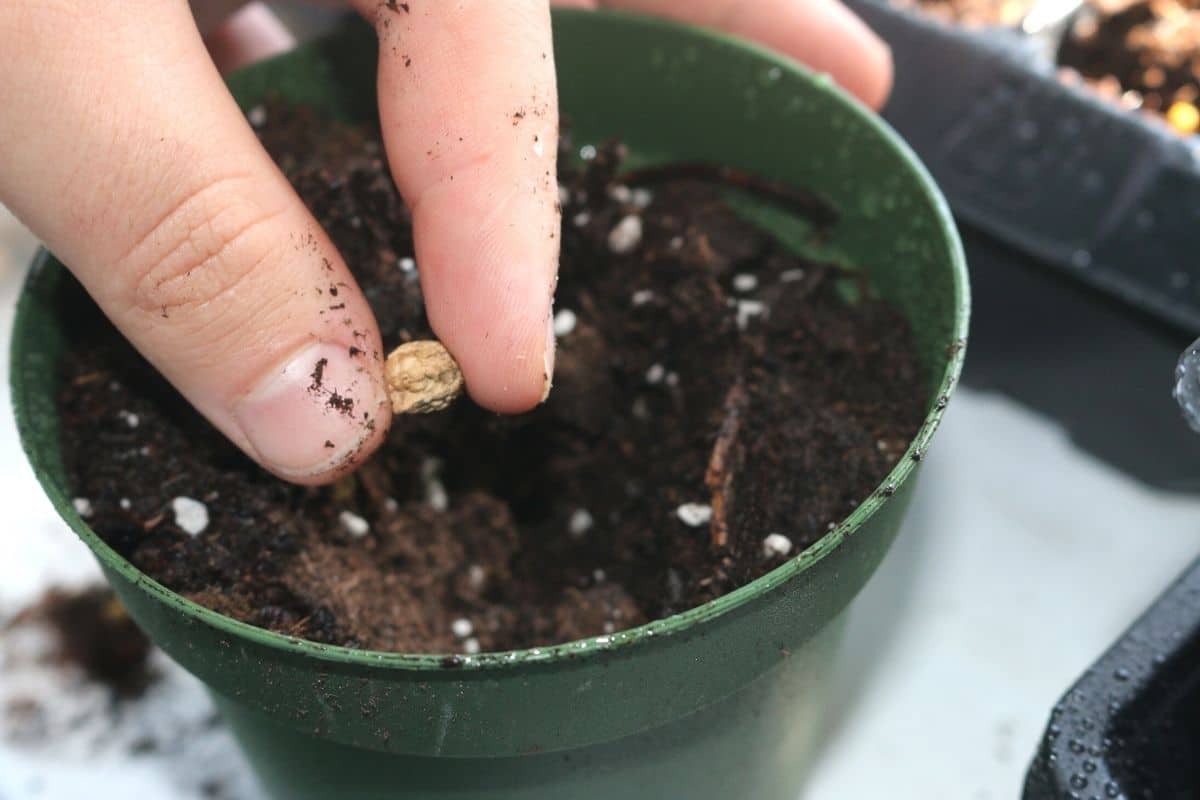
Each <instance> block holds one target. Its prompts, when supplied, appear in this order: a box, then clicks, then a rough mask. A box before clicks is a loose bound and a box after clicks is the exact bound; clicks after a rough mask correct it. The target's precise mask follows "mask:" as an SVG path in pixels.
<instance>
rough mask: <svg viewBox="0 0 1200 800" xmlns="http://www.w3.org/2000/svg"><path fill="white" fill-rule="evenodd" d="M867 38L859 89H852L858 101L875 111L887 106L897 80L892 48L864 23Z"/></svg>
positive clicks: (864, 46)
mask: <svg viewBox="0 0 1200 800" xmlns="http://www.w3.org/2000/svg"><path fill="white" fill-rule="evenodd" d="M863 29H864V31H865V34H866V37H864V38H865V42H864V45H863V50H862V52H863V69H862V71H861V73H860V75H859V84H858V86H857V88H851V87H847V88H850V90H851V91H852V92H853V93H854V95H855V96H856V97H858V99H860V100H862V102H863V103H865V104H866V105H867V106H869V107H870V108H872V109H873V110H875V111H879V110H880V109H882V108H883V107H884V106H885V105H887V101H888V97H890V96H891V94H892V84H893V82H894V80H895V62H894V61H893V60H892V48H891V47H889V46H888V44H887V42H885V41H884V40H883V39H881V38H880V37H879V36H878V35H877V34H876V33H875V32H874V31H872V30H871V29H870V28H868V27H867V26H866V23H863Z"/></svg>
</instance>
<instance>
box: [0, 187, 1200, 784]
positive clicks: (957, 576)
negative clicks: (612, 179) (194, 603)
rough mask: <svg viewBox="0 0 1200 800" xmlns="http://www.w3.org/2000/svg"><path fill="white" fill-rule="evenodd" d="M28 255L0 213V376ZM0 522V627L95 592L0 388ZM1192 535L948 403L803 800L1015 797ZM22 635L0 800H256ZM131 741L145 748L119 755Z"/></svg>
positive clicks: (198, 718)
mask: <svg viewBox="0 0 1200 800" xmlns="http://www.w3.org/2000/svg"><path fill="white" fill-rule="evenodd" d="M32 249H33V240H32V239H31V238H30V237H29V235H28V233H27V232H25V231H24V230H23V229H22V228H21V227H20V226H19V225H18V224H17V223H16V222H15V221H14V220H12V218H11V217H9V216H8V215H7V214H6V213H5V212H4V211H3V209H0V374H2V375H4V376H7V372H8V370H7V360H8V339H9V326H10V324H11V318H12V310H13V303H14V299H15V295H16V292H17V290H18V288H19V285H20V282H21V280H22V277H23V273H24V270H25V265H26V264H27V263H28V258H29V255H30V254H31V252H32ZM0 508H3V509H4V510H5V511H4V513H5V516H6V519H5V525H4V534H3V536H4V540H3V541H4V549H3V557H2V558H0V620H2V619H3V617H4V616H6V615H9V614H11V613H12V612H13V611H15V610H16V609H18V608H19V607H21V606H22V605H24V604H25V603H27V602H29V601H30V600H32V599H33V598H35V597H36V596H38V595H39V594H40V593H41V592H42V591H43V590H44V589H45V588H46V587H49V586H51V585H79V584H83V583H87V582H89V581H92V580H95V579H97V577H98V571H97V569H96V567H95V566H94V564H93V563H92V561H91V557H90V556H89V555H88V553H87V552H86V550H85V548H84V547H83V545H82V544H80V543H79V542H77V541H76V540H75V539H74V538H73V536H72V535H71V534H70V532H69V531H68V530H67V529H66V528H65V526H63V525H62V524H61V523H60V522H59V521H58V520H57V518H56V516H55V514H54V512H53V511H52V509H51V508H50V506H49V504H48V502H47V501H46V500H45V499H44V498H43V496H42V493H41V491H40V489H39V487H38V485H37V483H36V482H35V480H34V478H33V475H32V473H31V471H30V470H29V468H28V466H27V465H26V463H25V459H24V456H23V455H22V453H21V450H20V447H19V445H18V443H17V436H16V431H15V429H14V426H13V422H12V415H11V413H10V408H9V396H8V385H7V379H6V378H5V380H4V381H3V383H0ZM1198 521H1200V499H1196V498H1191V497H1181V496H1174V495H1169V494H1165V493H1162V492H1158V491H1153V490H1149V489H1146V488H1144V487H1142V486H1140V485H1138V484H1135V483H1134V482H1132V481H1131V480H1129V479H1128V478H1126V477H1124V476H1123V475H1121V474H1120V473H1118V472H1116V471H1114V470H1112V469H1110V468H1108V467H1106V466H1104V465H1103V464H1101V463H1099V462H1097V461H1096V460H1095V459H1093V458H1091V457H1089V456H1087V455H1085V454H1083V453H1081V452H1080V451H1078V450H1076V449H1075V448H1074V447H1072V446H1071V444H1070V443H1069V442H1068V441H1067V440H1066V438H1065V437H1064V436H1063V435H1062V433H1061V432H1060V430H1059V429H1057V428H1056V427H1055V426H1053V425H1051V424H1050V423H1048V422H1046V421H1045V420H1043V419H1041V418H1039V417H1037V416H1035V415H1033V414H1031V413H1029V412H1028V411H1025V410H1024V409H1022V408H1020V407H1018V406H1016V405H1015V404H1013V403H1012V402H1011V401H1009V400H1006V399H1004V398H1000V397H994V396H988V395H983V394H979V393H975V392H971V391H965V390H963V391H960V392H959V393H958V394H957V395H956V397H955V398H954V400H953V402H952V404H951V411H950V413H949V414H948V415H947V418H946V422H945V425H944V427H943V429H942V430H941V431H940V432H939V433H938V435H937V437H936V439H935V441H934V446H933V447H932V449H931V452H930V455H929V458H928V460H927V462H926V465H925V468H924V471H923V475H922V484H921V486H920V489H919V491H918V494H917V497H916V499H915V501H914V503H913V509H912V513H911V515H910V518H909V520H908V522H907V524H906V526H905V529H904V531H903V532H902V534H901V536H900V539H899V541H898V542H897V544H896V546H895V548H894V549H893V550H892V552H891V554H890V555H889V556H888V558H887V560H886V561H885V563H884V564H883V566H882V568H881V569H880V571H879V573H878V574H877V575H876V576H875V578H874V579H873V580H872V581H871V583H870V584H869V585H868V586H867V588H866V590H865V591H864V592H863V594H862V596H861V597H860V598H859V599H858V601H857V602H856V604H855V607H854V610H853V617H854V618H853V620H852V623H851V626H850V634H849V641H848V643H847V647H846V652H845V655H844V658H843V662H842V664H843V667H842V672H841V675H840V681H839V683H838V684H837V685H836V686H835V688H834V691H835V693H836V698H835V702H834V704H833V705H834V707H835V708H836V709H838V710H839V713H838V720H837V722H836V723H835V724H833V725H831V728H830V730H829V733H828V739H827V741H826V744H825V747H824V753H823V757H822V759H821V760H820V763H819V766H818V768H817V770H816V772H815V774H814V775H813V778H812V780H811V782H810V784H809V786H808V788H807V791H806V792H805V795H804V796H805V797H806V798H812V799H813V800H846V798H871V797H881V796H885V795H886V796H887V797H892V798H901V799H903V798H913V800H939V798H946V799H947V800H990V799H993V798H995V799H997V800H998V799H999V798H1009V799H1011V798H1017V797H1019V794H1020V786H1021V783H1022V779H1023V775H1024V771H1025V768H1026V765H1027V764H1028V762H1029V759H1030V757H1031V755H1032V753H1033V751H1034V749H1035V747H1036V744H1037V742H1038V740H1039V738H1040V736H1041V731H1042V728H1043V726H1044V725H1045V721H1046V715H1047V714H1048V712H1049V709H1050V707H1051V705H1053V703H1054V701H1055V699H1056V698H1057V697H1058V696H1059V695H1060V694H1061V693H1062V692H1063V691H1064V689H1066V687H1067V686H1068V685H1069V684H1070V683H1071V682H1072V681H1073V680H1074V679H1075V677H1076V676H1077V675H1078V674H1079V673H1080V672H1081V671H1082V670H1083V669H1084V668H1085V667H1086V666H1087V665H1088V664H1089V663H1090V662H1091V661H1093V660H1094V659H1095V658H1096V656H1097V655H1098V654H1099V653H1100V652H1101V650H1103V649H1104V648H1105V647H1106V646H1107V645H1108V644H1109V643H1110V642H1111V641H1112V640H1113V639H1114V638H1115V637H1116V636H1117V635H1119V634H1120V632H1121V631H1122V630H1123V629H1124V627H1125V626H1126V625H1128V624H1129V622H1131V621H1132V619H1133V618H1134V617H1136V615H1137V614H1138V613H1139V612H1140V611H1141V610H1142V609H1143V608H1145V607H1146V605H1147V604H1148V603H1149V602H1150V601H1151V600H1152V599H1153V598H1154V597H1155V596H1156V595H1157V594H1158V592H1159V591H1160V590H1162V589H1163V588H1164V587H1165V586H1166V584H1167V583H1168V582H1169V581H1170V579H1171V578H1172V577H1173V576H1174V575H1175V574H1176V573H1178V572H1179V571H1181V570H1182V569H1183V568H1184V567H1185V566H1186V565H1187V564H1188V563H1189V562H1190V560H1191V559H1192V558H1193V557H1195V556H1196V555H1197V553H1200V524H1198ZM35 633H36V632H33V633H31V632H26V633H24V634H22V635H13V634H9V635H7V636H3V637H0V733H5V723H4V722H3V708H4V705H5V704H6V703H7V701H8V700H10V699H13V698H17V697H25V696H35V697H37V698H39V700H40V701H41V702H42V703H43V704H44V705H45V707H46V710H47V719H46V720H45V722H44V724H45V726H46V728H47V729H48V730H49V731H50V733H51V735H50V736H49V737H42V738H41V739H40V740H37V741H32V742H31V741H14V740H13V739H12V737H11V731H8V732H7V733H8V735H5V736H0V800H25V799H26V798H40V799H41V800H76V798H80V797H85V796H86V797H89V798H91V800H105V799H106V798H110V797H111V798H118V797H119V798H129V797H152V798H181V800H189V799H190V798H201V797H205V796H207V797H214V796H215V797H221V798H229V800H259V798H260V795H259V794H258V792H257V791H256V789H255V787H254V783H253V779H252V778H251V777H250V776H249V774H248V773H247V771H246V768H245V766H244V764H243V762H242V761H241V759H240V757H239V755H238V753H237V751H236V748H235V747H234V745H233V743H232V742H231V740H230V739H229V737H228V734H227V732H226V731H225V730H224V728H223V727H221V725H220V723H219V722H217V721H214V719H213V718H212V711H211V707H210V705H209V702H208V700H207V698H206V696H205V695H204V693H203V691H202V690H201V689H200V687H199V686H198V685H197V683H196V682H195V681H194V680H193V679H192V678H191V677H190V676H188V675H187V674H185V673H183V672H182V670H180V669H179V668H177V667H174V665H172V664H170V663H169V662H167V660H166V659H165V658H164V657H161V656H159V657H158V658H159V662H158V666H159V668H160V669H161V670H162V671H163V672H164V674H165V678H164V680H162V681H160V682H159V683H158V684H157V685H156V686H154V687H153V688H152V689H151V691H150V692H149V694H148V695H147V696H146V697H145V698H143V699H142V700H141V701H139V702H137V703H133V704H128V705H126V706H123V707H121V708H120V710H119V711H117V712H114V711H113V710H111V709H109V708H108V707H107V705H106V701H105V697H104V694H103V693H102V692H100V691H99V690H97V689H96V688H95V687H90V686H88V685H87V684H86V682H84V681H82V680H81V679H80V678H79V677H78V676H77V675H73V674H68V673H64V672H62V671H61V670H59V669H56V668H50V667H47V666H44V665H42V664H39V663H37V661H36V654H37V652H38V650H39V649H40V648H41V647H43V646H44V642H41V641H39V640H38V639H37V637H36V635H35ZM146 737H151V738H153V739H154V740H156V741H159V742H160V743H163V744H162V745H161V746H160V748H159V750H158V751H157V752H153V753H144V754H141V755H130V754H129V751H130V749H131V748H130V745H131V743H133V742H136V741H138V740H139V739H145V738H146ZM47 739H49V743H47V741H46V740H47ZM214 787H216V788H214ZM206 789H207V791H208V792H209V794H207V795H205V794H204V792H205V790H206Z"/></svg>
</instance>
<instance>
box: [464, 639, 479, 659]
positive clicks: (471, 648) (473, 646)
mask: <svg viewBox="0 0 1200 800" xmlns="http://www.w3.org/2000/svg"><path fill="white" fill-rule="evenodd" d="M463 652H464V653H466V654H467V655H469V656H473V655H476V654H478V653H479V640H478V639H476V638H475V637H474V636H472V637H471V638H470V639H467V640H466V641H465V642H463Z"/></svg>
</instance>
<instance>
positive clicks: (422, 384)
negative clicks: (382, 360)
mask: <svg viewBox="0 0 1200 800" xmlns="http://www.w3.org/2000/svg"><path fill="white" fill-rule="evenodd" d="M384 372H385V374H386V376H387V392H388V397H389V398H390V399H391V401H392V411H394V412H395V413H397V414H428V413H430V412H432V411H442V410H443V409H445V408H446V407H448V406H449V405H450V404H451V403H452V402H454V399H455V398H456V397H458V396H459V395H460V394H462V388H463V376H462V372H461V371H460V370H459V368H458V362H456V361H455V360H454V357H453V356H452V355H450V351H449V350H447V349H446V348H445V347H443V346H442V344H441V342H435V341H433V340H432V339H427V340H423V341H417V342H408V343H406V344H402V345H400V346H399V347H397V348H396V349H395V350H393V351H392V352H391V354H390V355H389V356H388V357H387V364H386V365H385V367H384Z"/></svg>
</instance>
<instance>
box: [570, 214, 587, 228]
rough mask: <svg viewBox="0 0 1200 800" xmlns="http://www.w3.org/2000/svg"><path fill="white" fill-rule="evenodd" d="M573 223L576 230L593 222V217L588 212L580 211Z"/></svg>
mask: <svg viewBox="0 0 1200 800" xmlns="http://www.w3.org/2000/svg"><path fill="white" fill-rule="evenodd" d="M571 221H572V222H574V223H575V227H576V228H582V227H584V226H586V225H587V224H588V223H589V222H591V221H592V215H591V214H589V213H588V212H586V211H580V212H579V213H578V214H576V215H575V217H574V219H572V220H571Z"/></svg>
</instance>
